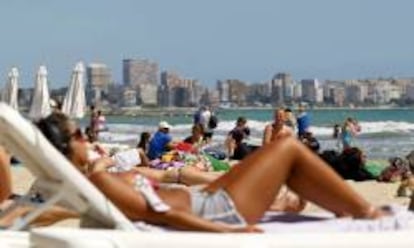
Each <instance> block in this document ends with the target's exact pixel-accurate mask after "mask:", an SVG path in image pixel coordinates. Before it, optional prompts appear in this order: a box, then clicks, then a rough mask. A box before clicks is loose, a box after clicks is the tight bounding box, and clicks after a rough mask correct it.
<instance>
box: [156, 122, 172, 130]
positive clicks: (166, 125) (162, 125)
mask: <svg viewBox="0 0 414 248" xmlns="http://www.w3.org/2000/svg"><path fill="white" fill-rule="evenodd" d="M158 127H159V128H168V129H171V128H172V126H171V125H170V124H168V122H166V121H161V122H160V123H159V124H158Z"/></svg>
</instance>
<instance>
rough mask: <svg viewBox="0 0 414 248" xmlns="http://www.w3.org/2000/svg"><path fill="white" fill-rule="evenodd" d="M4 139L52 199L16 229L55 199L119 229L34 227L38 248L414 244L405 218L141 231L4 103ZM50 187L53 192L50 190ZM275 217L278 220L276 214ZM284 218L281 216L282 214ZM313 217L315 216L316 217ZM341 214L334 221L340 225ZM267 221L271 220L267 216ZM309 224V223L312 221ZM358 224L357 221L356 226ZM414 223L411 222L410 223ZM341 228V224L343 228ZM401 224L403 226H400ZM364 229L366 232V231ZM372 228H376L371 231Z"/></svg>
mask: <svg viewBox="0 0 414 248" xmlns="http://www.w3.org/2000/svg"><path fill="white" fill-rule="evenodd" d="M0 130H2V131H3V130H4V132H2V134H1V135H0V144H2V145H5V146H6V147H7V148H8V149H9V150H11V152H12V153H13V154H15V155H16V156H17V157H18V158H19V159H20V160H22V162H23V163H24V165H25V166H26V167H27V168H29V169H30V170H31V171H32V172H33V174H34V175H35V176H36V177H37V180H36V184H37V185H38V187H37V188H38V189H39V190H40V191H41V193H42V196H44V197H45V198H46V199H45V200H46V202H45V203H44V204H42V205H40V206H39V207H38V208H37V209H36V210H35V211H33V213H31V214H29V215H28V216H26V217H25V218H24V219H22V220H21V221H19V222H17V223H16V224H15V225H14V226H13V227H12V229H20V228H23V227H24V226H25V225H27V223H28V222H29V221H30V220H31V219H33V218H34V217H35V216H37V215H38V214H40V213H41V212H42V211H44V210H45V209H46V208H47V207H48V206H50V205H53V204H55V203H64V204H65V205H66V206H68V207H70V208H72V209H75V210H76V211H78V212H79V213H81V214H82V215H83V216H87V217H88V218H89V219H92V220H94V222H95V223H100V224H101V225H104V226H106V227H109V228H112V229H117V230H102V229H99V230H98V229H94V230H91V229H71V228H64V229H62V228H54V227H47V228H38V229H33V230H31V234H30V242H31V245H32V246H34V247H86V246H87V247H166V246H169V247H178V246H179V247H180V248H184V247H338V246H340V247H413V241H412V237H414V225H411V224H413V223H411V222H409V223H408V222H407V223H403V224H404V225H406V226H405V229H403V230H398V231H387V232H384V231H382V230H384V229H382V228H378V226H379V225H383V226H384V225H385V226H386V227H388V228H385V230H395V229H396V228H395V226H394V225H399V224H401V223H400V222H394V221H389V222H387V221H385V222H381V221H380V222H378V223H376V222H375V221H372V222H367V223H369V225H367V224H366V223H365V222H364V221H359V222H358V221H353V220H349V223H353V224H352V225H351V224H349V223H348V224H346V223H345V224H342V226H343V228H342V229H346V230H345V232H340V231H339V232H336V231H335V230H332V229H329V228H327V227H323V226H322V222H321V223H320V224H318V223H317V222H314V223H311V222H309V219H308V221H306V219H304V220H303V222H304V226H301V225H297V226H294V225H295V223H294V221H292V220H291V219H289V220H288V221H287V222H285V223H281V222H279V223H277V225H273V224H274V223H272V222H271V221H270V222H269V223H263V224H261V225H260V226H261V227H263V228H264V229H265V230H266V231H269V232H272V233H264V234H249V235H246V234H207V233H197V232H176V231H168V232H163V233H160V232H137V231H136V230H145V231H148V230H154V229H153V228H151V227H150V226H146V225H143V224H141V225H138V229H137V225H136V224H134V223H131V222H130V221H129V220H128V219H127V218H126V217H125V216H124V215H123V214H122V213H121V212H120V211H119V210H118V209H117V208H116V207H115V206H114V205H113V204H112V203H111V202H109V201H108V200H107V199H106V198H105V197H104V196H103V195H102V193H100V192H99V191H98V190H97V189H96V188H95V187H94V186H93V185H92V184H91V183H90V182H89V181H88V180H87V179H86V178H85V177H84V176H83V175H81V173H80V172H78V171H77V170H76V169H75V168H74V166H72V165H71V164H70V163H69V162H68V161H67V159H66V158H65V157H64V156H63V155H61V154H60V153H59V152H58V151H57V150H56V149H55V148H54V147H53V146H52V145H51V144H49V142H48V141H47V140H46V139H45V138H44V137H43V136H42V135H41V134H40V132H39V131H38V130H37V128H35V127H34V126H33V125H32V124H30V123H29V122H28V121H27V120H25V119H24V118H23V117H21V116H20V115H19V114H18V113H17V112H15V111H14V110H12V109H11V108H9V107H8V106H6V105H4V104H1V103H0ZM45 192H49V194H47V193H45ZM270 219H272V218H271V217H270ZM276 219H278V220H279V221H280V220H281V219H280V218H277V216H276ZM310 219H312V218H310ZM335 221H336V220H335V219H332V222H330V224H329V225H331V226H336V224H335ZM265 222H266V221H265ZM306 223H307V224H306ZM354 224H355V225H354ZM410 225H411V226H410ZM339 229H341V228H339ZM397 229H398V228H397ZM361 231H364V232H361ZM370 231H371V232H370Z"/></svg>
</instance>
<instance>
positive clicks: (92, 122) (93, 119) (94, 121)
mask: <svg viewBox="0 0 414 248" xmlns="http://www.w3.org/2000/svg"><path fill="white" fill-rule="evenodd" d="M89 109H90V115H91V116H90V119H89V131H90V132H91V133H92V134H93V136H95V137H97V136H98V129H97V128H98V112H97V110H96V108H95V105H91V106H90V108H89Z"/></svg>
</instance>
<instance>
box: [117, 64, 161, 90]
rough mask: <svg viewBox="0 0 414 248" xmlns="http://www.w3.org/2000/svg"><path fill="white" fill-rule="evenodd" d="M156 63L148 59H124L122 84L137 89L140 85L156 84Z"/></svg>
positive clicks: (157, 70) (157, 69)
mask: <svg viewBox="0 0 414 248" xmlns="http://www.w3.org/2000/svg"><path fill="white" fill-rule="evenodd" d="M158 72H159V68H158V63H156V62H152V61H150V60H148V59H124V60H123V80H124V84H125V85H127V86H129V87H131V88H135V89H138V88H139V86H140V85H142V84H152V85H157V84H158Z"/></svg>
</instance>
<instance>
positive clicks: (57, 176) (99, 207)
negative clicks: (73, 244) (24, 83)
mask: <svg viewBox="0 0 414 248" xmlns="http://www.w3.org/2000/svg"><path fill="white" fill-rule="evenodd" d="M0 130H1V133H0V144H1V145H2V146H4V147H6V148H7V149H8V150H9V151H10V152H11V153H12V154H13V155H14V156H16V157H17V158H18V159H19V160H20V161H21V162H22V163H23V164H24V166H25V167H26V168H28V169H29V170H30V171H31V172H32V173H33V175H34V176H35V177H36V181H35V183H34V184H35V187H34V188H35V189H36V191H39V192H41V194H42V197H44V198H45V202H44V203H41V204H36V206H35V207H36V208H35V210H34V211H32V212H31V213H29V214H27V215H26V216H25V217H24V218H21V219H19V220H18V221H16V222H15V223H14V224H13V225H12V226H11V227H9V229H10V230H21V229H23V228H25V227H26V226H27V225H28V223H29V222H30V221H32V220H33V219H34V218H36V217H37V216H39V215H40V214H41V213H42V212H44V211H45V210H46V209H48V208H49V207H51V206H53V205H55V204H57V203H59V204H60V205H63V206H67V207H69V208H70V209H73V210H75V211H77V212H79V213H80V214H81V215H84V216H87V217H88V219H89V220H94V221H96V222H98V223H100V224H101V225H102V226H107V227H112V228H119V229H123V230H135V229H136V228H135V226H134V225H133V224H132V223H131V222H130V221H129V220H128V219H127V218H126V217H125V216H124V215H123V214H122V213H121V212H120V211H119V210H118V209H117V208H116V207H115V206H114V205H113V204H112V203H111V202H110V201H108V200H107V199H106V198H105V197H104V195H103V194H102V193H101V192H100V191H99V190H97V189H96V188H95V187H94V186H93V185H92V184H91V183H90V182H89V181H88V180H87V179H86V178H85V177H84V176H82V175H81V174H80V173H79V172H78V171H77V170H76V169H75V168H74V167H73V165H72V164H71V163H70V162H69V161H68V160H67V159H66V158H65V157H64V156H63V155H62V154H61V153H60V152H58V151H57V150H56V149H55V148H54V147H53V146H52V145H51V144H50V143H49V141H48V140H46V138H45V137H44V136H43V134H41V132H40V131H39V130H38V129H37V128H36V127H35V126H34V125H33V124H32V123H30V122H29V121H28V120H26V119H25V118H23V117H22V116H21V115H20V114H19V113H18V112H17V111H15V110H14V109H12V108H11V107H9V106H8V105H6V104H4V103H0ZM30 194H31V192H29V194H28V195H26V196H24V197H22V198H21V199H20V200H17V201H16V202H15V204H13V205H12V206H11V207H10V208H9V209H8V210H10V209H11V208H15V207H17V206H18V205H21V204H30V201H29V199H30V198H31V195H30ZM8 210H5V211H3V212H2V213H1V214H0V216H3V215H5V214H7V212H8ZM89 223H90V221H89Z"/></svg>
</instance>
